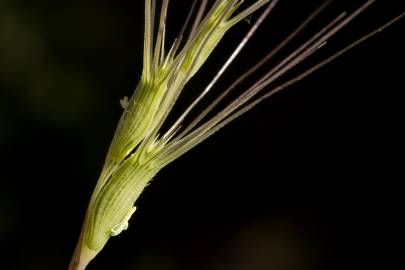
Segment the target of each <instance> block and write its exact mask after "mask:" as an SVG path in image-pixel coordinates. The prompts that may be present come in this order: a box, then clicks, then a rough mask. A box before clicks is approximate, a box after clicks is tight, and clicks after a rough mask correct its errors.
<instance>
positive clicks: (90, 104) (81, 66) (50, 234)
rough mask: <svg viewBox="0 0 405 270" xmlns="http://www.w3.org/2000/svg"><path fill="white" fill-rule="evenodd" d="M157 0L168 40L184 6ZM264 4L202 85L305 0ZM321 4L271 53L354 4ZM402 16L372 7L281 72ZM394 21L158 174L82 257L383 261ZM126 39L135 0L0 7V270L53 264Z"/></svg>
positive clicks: (327, 263) (396, 130)
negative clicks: (109, 233)
mask: <svg viewBox="0 0 405 270" xmlns="http://www.w3.org/2000/svg"><path fill="white" fill-rule="evenodd" d="M172 2H173V3H172V6H171V8H170V11H169V26H168V27H169V30H168V31H169V39H172V38H173V37H174V36H175V34H176V33H177V31H178V30H179V28H180V26H181V24H180V23H181V21H182V20H183V19H184V17H185V12H186V7H187V6H188V5H189V1H186V0H183V1H181V0H174V1H172ZM280 2H281V3H280V4H279V6H278V7H277V8H276V9H275V10H274V13H273V14H272V15H271V16H270V17H269V18H268V19H267V21H266V23H265V25H264V26H263V27H262V28H261V29H260V31H259V32H258V34H257V36H256V37H255V38H254V39H253V41H252V42H251V43H250V44H249V46H248V47H247V48H246V50H245V52H244V53H242V54H241V56H240V57H239V58H238V60H237V62H235V65H233V67H232V68H231V69H230V70H229V72H228V73H227V74H226V75H225V76H224V79H223V80H222V81H221V82H220V83H219V85H218V87H217V88H216V91H217V92H220V90H221V88H223V87H224V86H226V85H228V84H229V82H231V81H232V80H233V79H234V78H235V76H238V74H241V73H242V72H243V71H244V70H246V69H247V68H248V67H249V66H250V65H251V64H252V63H255V62H257V61H258V60H259V59H260V58H261V57H263V55H264V53H265V52H267V51H268V50H270V49H271V48H272V47H274V46H275V45H276V44H277V41H280V40H281V39H282V38H283V37H285V36H286V35H287V34H288V33H289V32H291V31H292V30H293V29H294V27H296V26H297V25H298V24H299V22H300V21H302V20H303V19H304V18H305V16H306V15H308V14H309V13H310V12H311V11H312V10H313V9H314V8H315V7H316V6H318V5H319V4H320V3H321V2H322V1H316V0H313V1H293V0H284V1H280ZM335 2H336V3H334V4H333V5H331V7H330V9H328V11H326V12H325V13H324V15H323V16H321V17H320V18H319V20H317V21H316V22H314V24H312V25H311V26H310V27H309V28H308V29H307V30H306V31H305V33H306V34H303V35H302V36H299V37H298V38H297V40H296V41H294V42H293V43H292V45H291V46H289V47H288V48H287V49H286V50H285V51H283V52H282V53H281V54H280V57H282V56H285V55H286V54H287V53H288V51H289V49H292V48H294V47H296V46H297V45H299V44H300V42H302V41H303V40H305V37H309V36H310V35H311V33H314V31H316V29H319V28H320V26H321V25H323V24H325V23H326V22H327V21H328V19H329V20H330V19H332V18H333V16H335V15H337V14H338V13H339V12H340V11H343V10H346V9H347V10H349V11H350V10H353V8H354V7H356V6H358V5H360V4H361V3H362V1H349V0H347V1H335ZM403 10H404V1H401V0H398V1H377V3H376V4H375V5H374V6H373V7H371V8H370V9H369V10H368V11H367V12H366V13H364V14H363V15H362V16H360V17H359V18H357V19H356V20H355V21H354V22H353V23H352V24H351V25H350V26H349V27H347V28H346V29H345V30H344V31H342V32H341V33H339V34H338V35H337V36H336V37H335V38H333V39H331V40H330V42H329V44H328V46H325V47H324V48H323V49H322V50H321V51H320V52H319V53H318V54H317V56H315V57H314V58H312V60H310V61H308V62H306V64H304V65H301V66H300V67H298V68H297V69H295V70H294V71H293V73H292V75H293V74H298V73H299V72H300V71H303V70H305V68H307V67H309V66H311V64H314V63H316V62H318V61H319V60H320V59H324V58H325V57H327V56H328V55H330V54H331V53H333V52H335V51H337V50H338V49H339V48H342V47H343V46H344V45H347V44H349V43H350V41H353V40H355V39H356V38H358V37H360V36H362V35H363V34H365V33H367V32H369V31H371V30H373V29H375V28H377V27H378V26H380V25H382V24H383V23H384V22H386V21H388V20H389V19H390V18H393V17H394V16H395V15H397V14H399V13H400V12H402V11H403ZM256 17H257V15H256V16H253V17H252V20H254V19H255V18H256ZM404 26H405V25H404V21H401V22H399V23H397V24H396V25H394V26H392V27H391V28H389V29H387V30H385V31H384V32H383V33H381V34H379V35H378V36H376V37H374V38H372V39H371V40H369V41H368V42H367V43H366V44H363V45H361V46H360V47H358V48H356V49H354V50H352V51H351V52H349V53H347V54H346V55H345V56H343V57H341V58H339V59H338V60H336V61H334V62H333V63H332V64H330V65H328V66H327V67H325V68H323V69H322V70H321V71H318V72H316V73H315V74H314V75H312V76H311V77H309V78H307V79H305V80H303V81H301V82H299V83H298V84H296V85H294V86H292V87H290V88H289V90H287V91H285V92H283V93H281V94H278V95H276V96H274V97H273V98H272V99H271V100H268V101H266V102H264V103H262V104H261V105H260V106H258V107H257V108H256V109H255V110H253V111H251V112H249V113H248V114H247V115H245V116H243V117H241V118H240V119H238V120H236V121H235V122H234V123H232V124H231V125H229V126H228V127H226V128H225V129H223V130H222V131H221V132H219V133H218V134H216V135H215V136H213V137H212V138H210V139H208V140H207V141H206V142H204V143H203V144H202V145H200V146H198V147H197V148H196V149H193V150H192V151H190V152H189V153H187V154H186V155H184V156H183V157H181V158H180V159H178V160H176V161H175V162H173V163H172V164H170V165H169V166H168V167H166V168H164V169H163V170H162V171H161V172H160V173H159V174H158V176H157V177H156V178H155V180H154V182H153V183H152V185H150V186H149V187H148V188H147V189H146V191H145V192H144V193H143V194H142V196H141V198H140V199H139V201H138V202H137V206H138V210H137V213H136V214H135V217H134V218H133V219H132V220H131V222H130V227H129V230H127V231H125V232H124V233H123V234H121V235H119V236H118V237H114V238H112V239H111V240H110V241H109V243H108V244H107V246H106V247H105V249H104V250H103V251H102V252H101V253H100V255H99V256H98V257H97V258H96V259H95V260H94V261H93V262H92V263H91V265H90V266H89V268H88V269H89V270H91V269H128V270H129V269H137V270H173V269H176V270H183V269H198V270H203V269H204V270H206V269H214V270H217V269H223V270H225V269H233V270H245V269H254V270H256V269H258V270H260V269H275V270H287V269H297V270H301V269H312V270H315V269H347V268H355V269H363V268H366V267H368V265H374V266H379V267H382V268H388V264H389V263H392V262H393V259H394V258H395V257H396V252H399V251H396V248H395V245H394V243H395V242H396V239H397V238H398V237H399V236H398V233H399V229H398V227H399V225H398V220H399V217H400V216H401V215H402V214H403V210H401V209H400V208H401V207H400V206H399V201H400V196H403V195H402V194H400V193H402V192H401V189H400V188H399V183H400V182H401V181H403V180H401V179H403V178H401V174H400V173H399V172H400V171H402V169H403V151H402V150H401V147H400V145H401V143H402V141H403V137H402V134H401V132H400V129H401V127H402V126H403V117H402V114H403V102H402V98H400V96H401V94H402V92H403V90H404V83H403V76H404V72H403V70H404V68H403V63H404V54H403V48H404V41H403V34H404V32H403V29H404ZM171 27H172V28H171ZM248 29H249V23H248V22H242V23H241V24H240V25H239V26H238V27H236V28H235V30H234V31H231V32H230V33H229V35H227V36H226V38H225V39H224V43H223V44H222V46H220V47H219V48H218V50H217V51H216V53H215V55H214V56H213V57H212V58H211V59H210V60H209V61H208V63H207V65H208V68H204V69H202V70H201V74H200V75H199V76H198V77H196V78H195V80H193V81H192V82H191V84H190V87H189V88H188V89H189V91H195V92H197V91H199V90H201V89H202V87H203V86H204V85H206V84H207V83H208V82H209V78H212V75H213V74H215V71H216V70H217V67H218V66H219V65H220V64H221V63H222V61H221V60H223V59H225V57H226V56H227V55H228V54H229V53H230V50H231V48H233V47H234V46H236V44H237V42H238V38H240V37H241V35H242V34H243V33H244V32H246V31H247V30H248ZM142 35H143V1H135V0H134V1H129V0H128V1H112V0H98V1H91V0H90V1H62V0H59V1H47V0H42V1H40V0H39V1H28V0H26V1H23V0H1V1H0V153H1V157H0V164H1V167H0V168H1V176H0V181H1V182H0V184H1V185H0V248H1V250H2V251H1V252H0V258H1V265H0V268H1V269H66V268H67V266H68V263H69V259H70V256H71V255H72V252H73V249H74V246H75V244H76V240H77V238H78V236H79V231H80V227H81V222H82V219H83V217H84V213H85V209H86V205H87V202H88V199H89V198H90V195H91V192H92V189H93V187H94V185H95V181H96V179H97V176H98V173H99V171H100V169H101V166H102V163H103V159H104V155H105V153H106V150H107V146H108V144H109V142H110V140H111V138H112V135H113V133H114V130H115V127H116V123H117V121H118V118H119V115H120V113H121V109H120V106H119V99H120V98H122V97H123V96H129V95H131V91H132V90H131V89H134V87H135V85H136V83H137V81H138V79H139V76H140V71H141V56H142V40H143V36H142ZM276 59H280V58H276ZM292 75H290V76H287V77H284V80H286V79H288V78H291V77H292ZM402 256H403V255H402Z"/></svg>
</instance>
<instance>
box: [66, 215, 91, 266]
mask: <svg viewBox="0 0 405 270" xmlns="http://www.w3.org/2000/svg"><path fill="white" fill-rule="evenodd" d="M86 223H87V214H86V217H85V218H84V222H83V226H82V229H81V232H80V237H79V241H77V245H76V248H75V251H74V253H73V257H72V259H71V260H70V264H69V268H68V270H85V269H86V267H87V265H88V264H89V262H90V261H91V260H92V259H93V258H94V257H95V256H96V254H97V253H96V252H94V251H91V250H90V249H88V248H87V247H86V246H85V245H83V237H84V231H85V230H84V228H85V226H86Z"/></svg>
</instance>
